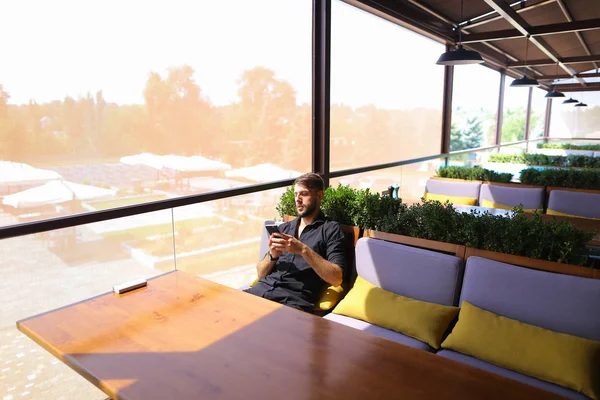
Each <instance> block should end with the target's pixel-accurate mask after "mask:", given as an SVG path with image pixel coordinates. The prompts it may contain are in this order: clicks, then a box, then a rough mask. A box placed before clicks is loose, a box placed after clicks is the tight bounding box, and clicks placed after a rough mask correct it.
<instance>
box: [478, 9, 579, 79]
mask: <svg viewBox="0 0 600 400" xmlns="http://www.w3.org/2000/svg"><path fill="white" fill-rule="evenodd" d="M484 1H485V2H486V3H487V4H488V5H489V6H490V7H492V9H494V10H495V11H496V12H498V14H500V15H501V16H502V17H504V19H505V20H506V21H507V22H508V23H510V24H511V25H512V26H514V27H515V28H516V29H517V30H519V32H521V34H523V36H526V37H529V36H530V33H529V29H530V28H531V26H530V25H529V24H528V23H527V21H525V20H524V19H523V17H521V16H520V15H519V14H517V13H516V12H515V10H513V9H512V8H511V7H510V6H509V5H508V4H506V3H505V2H504V0H484ZM528 40H530V41H531V43H533V44H534V45H535V46H536V47H537V48H538V49H540V50H541V51H542V52H543V53H544V54H546V55H547V56H548V57H550V59H551V60H552V61H553V62H552V64H554V63H557V62H558V65H559V66H560V67H561V68H562V69H563V70H564V71H565V72H566V73H567V74H569V75H571V76H572V77H574V78H575V79H577V80H578V82H579V83H580V84H581V85H583V86H585V84H586V83H585V81H584V80H583V79H581V78H577V77H576V76H575V75H576V73H575V71H573V70H572V69H571V68H569V67H568V66H567V65H566V64H565V63H563V62H561V60H560V59H559V55H558V53H556V52H555V51H554V50H553V49H552V47H550V45H548V43H546V41H545V40H544V39H542V38H538V37H532V38H529V39H528ZM528 64H529V65H532V64H530V63H528Z"/></svg>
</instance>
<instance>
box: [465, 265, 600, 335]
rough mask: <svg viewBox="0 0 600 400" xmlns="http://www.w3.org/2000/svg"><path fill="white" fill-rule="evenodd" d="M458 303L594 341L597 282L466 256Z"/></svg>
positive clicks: (599, 320)
mask: <svg viewBox="0 0 600 400" xmlns="http://www.w3.org/2000/svg"><path fill="white" fill-rule="evenodd" d="M460 301H461V303H462V302H463V301H468V302H469V303H471V304H473V305H475V306H477V307H480V308H483V309H485V310H487V311H490V312H493V313H495V314H499V315H502V316H504V317H507V318H512V319H516V320H519V321H521V322H525V323H527V324H531V325H536V326H539V327H542V328H545V329H550V330H552V331H556V332H562V333H567V334H570V335H575V336H581V337H585V338H588V339H592V340H600V311H599V309H598V305H599V304H600V280H599V279H591V278H581V277H578V276H569V275H562V274H556V273H552V272H545V271H537V270H533V269H527V268H523V267H517V266H514V265H511V264H505V263H501V262H498V261H492V260H488V259H486V258H481V257H469V259H468V260H467V266H466V268H465V275H464V279H463V286H462V291H461V295H460Z"/></svg>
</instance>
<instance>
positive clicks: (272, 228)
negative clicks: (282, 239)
mask: <svg viewBox="0 0 600 400" xmlns="http://www.w3.org/2000/svg"><path fill="white" fill-rule="evenodd" d="M265 228H266V229H267V232H269V235H272V234H274V233H281V232H280V231H279V227H278V226H277V225H265Z"/></svg>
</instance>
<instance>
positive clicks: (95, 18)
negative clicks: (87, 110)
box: [0, 0, 526, 110]
mask: <svg viewBox="0 0 600 400" xmlns="http://www.w3.org/2000/svg"><path fill="white" fill-rule="evenodd" d="M311 13H312V1H310V0H252V1H248V0H228V1H223V0H222V1H214V0H211V1H209V0H169V1H166V0H160V1H159V0H104V1H102V2H100V1H91V0H52V1H48V0H18V1H8V0H6V1H0V15H2V17H3V18H2V24H0V38H2V42H1V45H0V48H1V49H2V53H0V54H1V57H2V62H0V84H2V85H4V88H5V90H7V91H8V92H9V94H10V96H11V99H10V103H12V104H23V103H27V102H29V100H30V99H34V100H35V101H37V102H39V103H43V102H48V101H52V100H62V99H64V97H65V96H67V95H68V96H71V97H74V98H77V97H79V96H85V95H86V93H88V92H90V93H95V92H96V91H98V90H102V91H103V94H104V98H105V99H106V100H107V101H109V102H115V103H118V104H133V103H137V104H141V103H142V102H143V89H144V86H145V83H146V80H147V78H148V74H149V73H150V72H151V71H152V72H158V73H161V74H162V75H163V76H165V75H166V73H167V70H168V68H169V67H173V66H180V65H184V64H187V65H191V66H192V67H193V68H194V70H195V72H196V74H195V78H196V81H197V83H198V84H199V85H200V87H201V90H202V92H203V94H204V95H205V96H206V97H207V98H208V99H209V100H210V101H211V102H212V103H213V104H215V105H224V104H229V103H232V102H235V101H236V100H237V89H238V83H237V81H238V79H239V77H240V76H241V74H242V72H243V71H244V70H246V69H250V68H253V67H256V66H264V67H267V68H270V69H272V70H274V71H275V73H276V77H277V78H278V79H284V80H287V81H289V82H290V83H291V84H292V86H293V87H294V88H295V89H296V90H297V102H298V103H300V104H301V103H310V101H311ZM331 51H332V61H331V85H332V89H331V102H332V103H338V104H339V103H343V104H346V105H350V106H353V107H358V106H361V105H364V104H374V105H375V106H377V107H379V108H390V109H411V108H414V107H429V108H436V109H441V107H442V87H443V67H442V66H439V65H436V64H435V62H436V60H437V58H438V57H439V55H440V54H441V53H442V52H443V51H444V47H443V45H441V44H440V43H437V42H435V41H432V40H430V39H427V38H424V37H422V36H419V35H417V34H416V33H413V32H411V31H409V30H407V29H404V28H401V27H399V26H397V25H395V24H392V23H390V22H388V21H385V20H382V19H380V18H378V17H375V16H373V15H370V14H367V13H366V12H363V11H361V10H359V9H357V8H355V7H352V6H350V5H347V4H345V3H343V2H341V1H339V0H334V1H333V3H332V50H331ZM458 68H461V69H464V70H463V71H461V72H460V73H457V74H456V78H455V79H456V82H457V86H458V85H464V87H467V88H468V89H464V90H461V91H456V92H455V95H454V97H455V102H456V103H455V104H460V105H461V107H466V108H473V107H476V108H479V107H483V108H485V109H490V110H494V109H495V108H496V101H497V100H496V99H497V83H495V82H496V81H495V78H494V76H498V75H497V73H495V72H493V71H490V70H488V69H487V68H483V67H480V66H461V67H458ZM490 76H491V78H490ZM490 79H491V81H492V82H494V83H493V84H491V85H490ZM525 92H526V90H523V93H525ZM515 96H517V97H519V96H518V95H516V94H515ZM525 96H526V94H525ZM516 101H520V100H516Z"/></svg>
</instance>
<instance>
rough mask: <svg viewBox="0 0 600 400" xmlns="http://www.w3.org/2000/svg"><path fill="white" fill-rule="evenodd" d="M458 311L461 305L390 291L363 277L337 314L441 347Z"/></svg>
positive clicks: (359, 278)
mask: <svg viewBox="0 0 600 400" xmlns="http://www.w3.org/2000/svg"><path fill="white" fill-rule="evenodd" d="M458 311H459V309H458V308H457V307H451V306H443V305H440V304H436V303H428V302H426V301H420V300H415V299H411V298H409V297H404V296H400V295H397V294H395V293H392V292H388V291H386V290H383V289H381V288H379V287H377V286H375V285H373V284H372V283H370V282H368V281H366V280H365V279H363V278H361V277H360V276H359V277H357V278H356V282H355V283H354V287H353V288H352V290H350V292H349V293H348V294H347V295H346V297H344V299H343V300H342V301H340V304H338V306H337V307H336V308H335V309H334V310H333V313H334V314H340V315H346V316H348V317H352V318H357V319H360V320H363V321H367V322H370V323H372V324H375V325H378V326H381V327H382V328H386V329H392V330H394V331H397V332H400V333H403V334H405V335H406V336H410V337H412V338H415V339H418V340H420V341H422V342H425V343H427V344H428V345H430V346H431V347H433V348H435V349H439V348H440V343H441V342H442V336H443V335H444V332H446V329H448V325H450V322H452V320H453V319H454V318H455V317H456V315H457V314H458Z"/></svg>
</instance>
